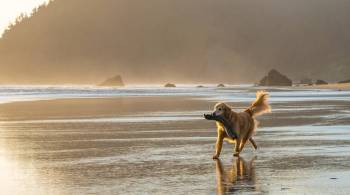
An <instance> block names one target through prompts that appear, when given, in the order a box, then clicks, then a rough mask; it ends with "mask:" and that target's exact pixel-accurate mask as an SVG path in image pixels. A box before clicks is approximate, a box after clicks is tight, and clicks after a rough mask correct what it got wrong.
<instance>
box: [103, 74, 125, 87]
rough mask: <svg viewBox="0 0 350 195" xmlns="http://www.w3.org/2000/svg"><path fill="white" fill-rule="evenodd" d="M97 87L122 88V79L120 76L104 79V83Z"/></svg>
mask: <svg viewBox="0 0 350 195" xmlns="http://www.w3.org/2000/svg"><path fill="white" fill-rule="evenodd" d="M99 86H103V87H124V82H123V79H122V77H121V76H120V75H116V76H114V77H111V78H108V79H106V80H105V81H104V82H102V83H101V84H99Z"/></svg>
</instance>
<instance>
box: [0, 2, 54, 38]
mask: <svg viewBox="0 0 350 195" xmlns="http://www.w3.org/2000/svg"><path fill="white" fill-rule="evenodd" d="M45 2H48V0H0V37H1V35H2V33H3V32H4V30H5V29H6V28H7V27H8V25H9V23H11V22H14V21H15V19H16V18H17V17H18V16H19V15H20V14H21V13H27V14H30V13H31V11H32V10H33V8H35V7H37V6H38V5H40V4H42V3H45Z"/></svg>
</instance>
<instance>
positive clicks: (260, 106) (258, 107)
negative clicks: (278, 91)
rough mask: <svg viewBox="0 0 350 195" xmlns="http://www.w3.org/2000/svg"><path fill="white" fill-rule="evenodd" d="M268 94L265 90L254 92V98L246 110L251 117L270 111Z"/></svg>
mask: <svg viewBox="0 0 350 195" xmlns="http://www.w3.org/2000/svg"><path fill="white" fill-rule="evenodd" d="M268 97H269V94H268V93H267V92H266V91H258V92H256V99H255V101H254V102H253V103H252V105H251V106H250V107H249V108H248V109H247V110H246V111H247V112H248V113H250V115H251V116H252V117H255V116H259V115H262V114H264V113H267V112H271V107H270V105H269V103H268V102H267V98H268Z"/></svg>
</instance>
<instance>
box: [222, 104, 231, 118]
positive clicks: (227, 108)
mask: <svg viewBox="0 0 350 195" xmlns="http://www.w3.org/2000/svg"><path fill="white" fill-rule="evenodd" d="M223 109H224V116H225V118H227V119H228V118H230V114H231V108H230V107H229V106H227V105H226V104H225V105H224V108H223Z"/></svg>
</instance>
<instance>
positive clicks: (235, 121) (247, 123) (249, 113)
mask: <svg viewBox="0 0 350 195" xmlns="http://www.w3.org/2000/svg"><path fill="white" fill-rule="evenodd" d="M267 98H268V93H267V92H264V91H258V92H257V93H256V100H255V101H254V102H253V103H252V104H251V106H249V107H248V108H247V109H246V110H245V111H243V112H235V111H233V110H232V108H230V107H229V106H228V105H226V104H225V103H217V104H216V105H215V107H214V112H213V114H214V115H217V116H223V117H224V118H225V119H226V120H227V121H229V123H231V125H232V126H233V127H234V129H235V131H236V132H237V134H238V137H237V138H235V139H233V138H231V137H229V136H228V135H227V134H226V132H225V130H224V128H225V127H224V126H223V124H222V123H220V122H216V126H217V134H218V136H217V140H216V152H215V154H214V155H213V158H214V159H217V158H219V156H220V153H221V148H222V143H223V141H224V140H225V141H227V142H229V143H236V144H235V149H234V150H235V151H234V156H239V153H240V152H241V151H242V150H243V148H244V145H245V144H246V142H247V141H248V140H249V141H250V142H251V143H252V145H253V146H254V148H255V149H256V148H257V146H256V143H255V141H254V139H253V138H252V136H253V134H254V132H255V129H256V127H257V123H258V122H257V121H256V120H255V117H256V116H258V115H261V114H264V113H266V112H270V105H269V104H268V102H267Z"/></svg>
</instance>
